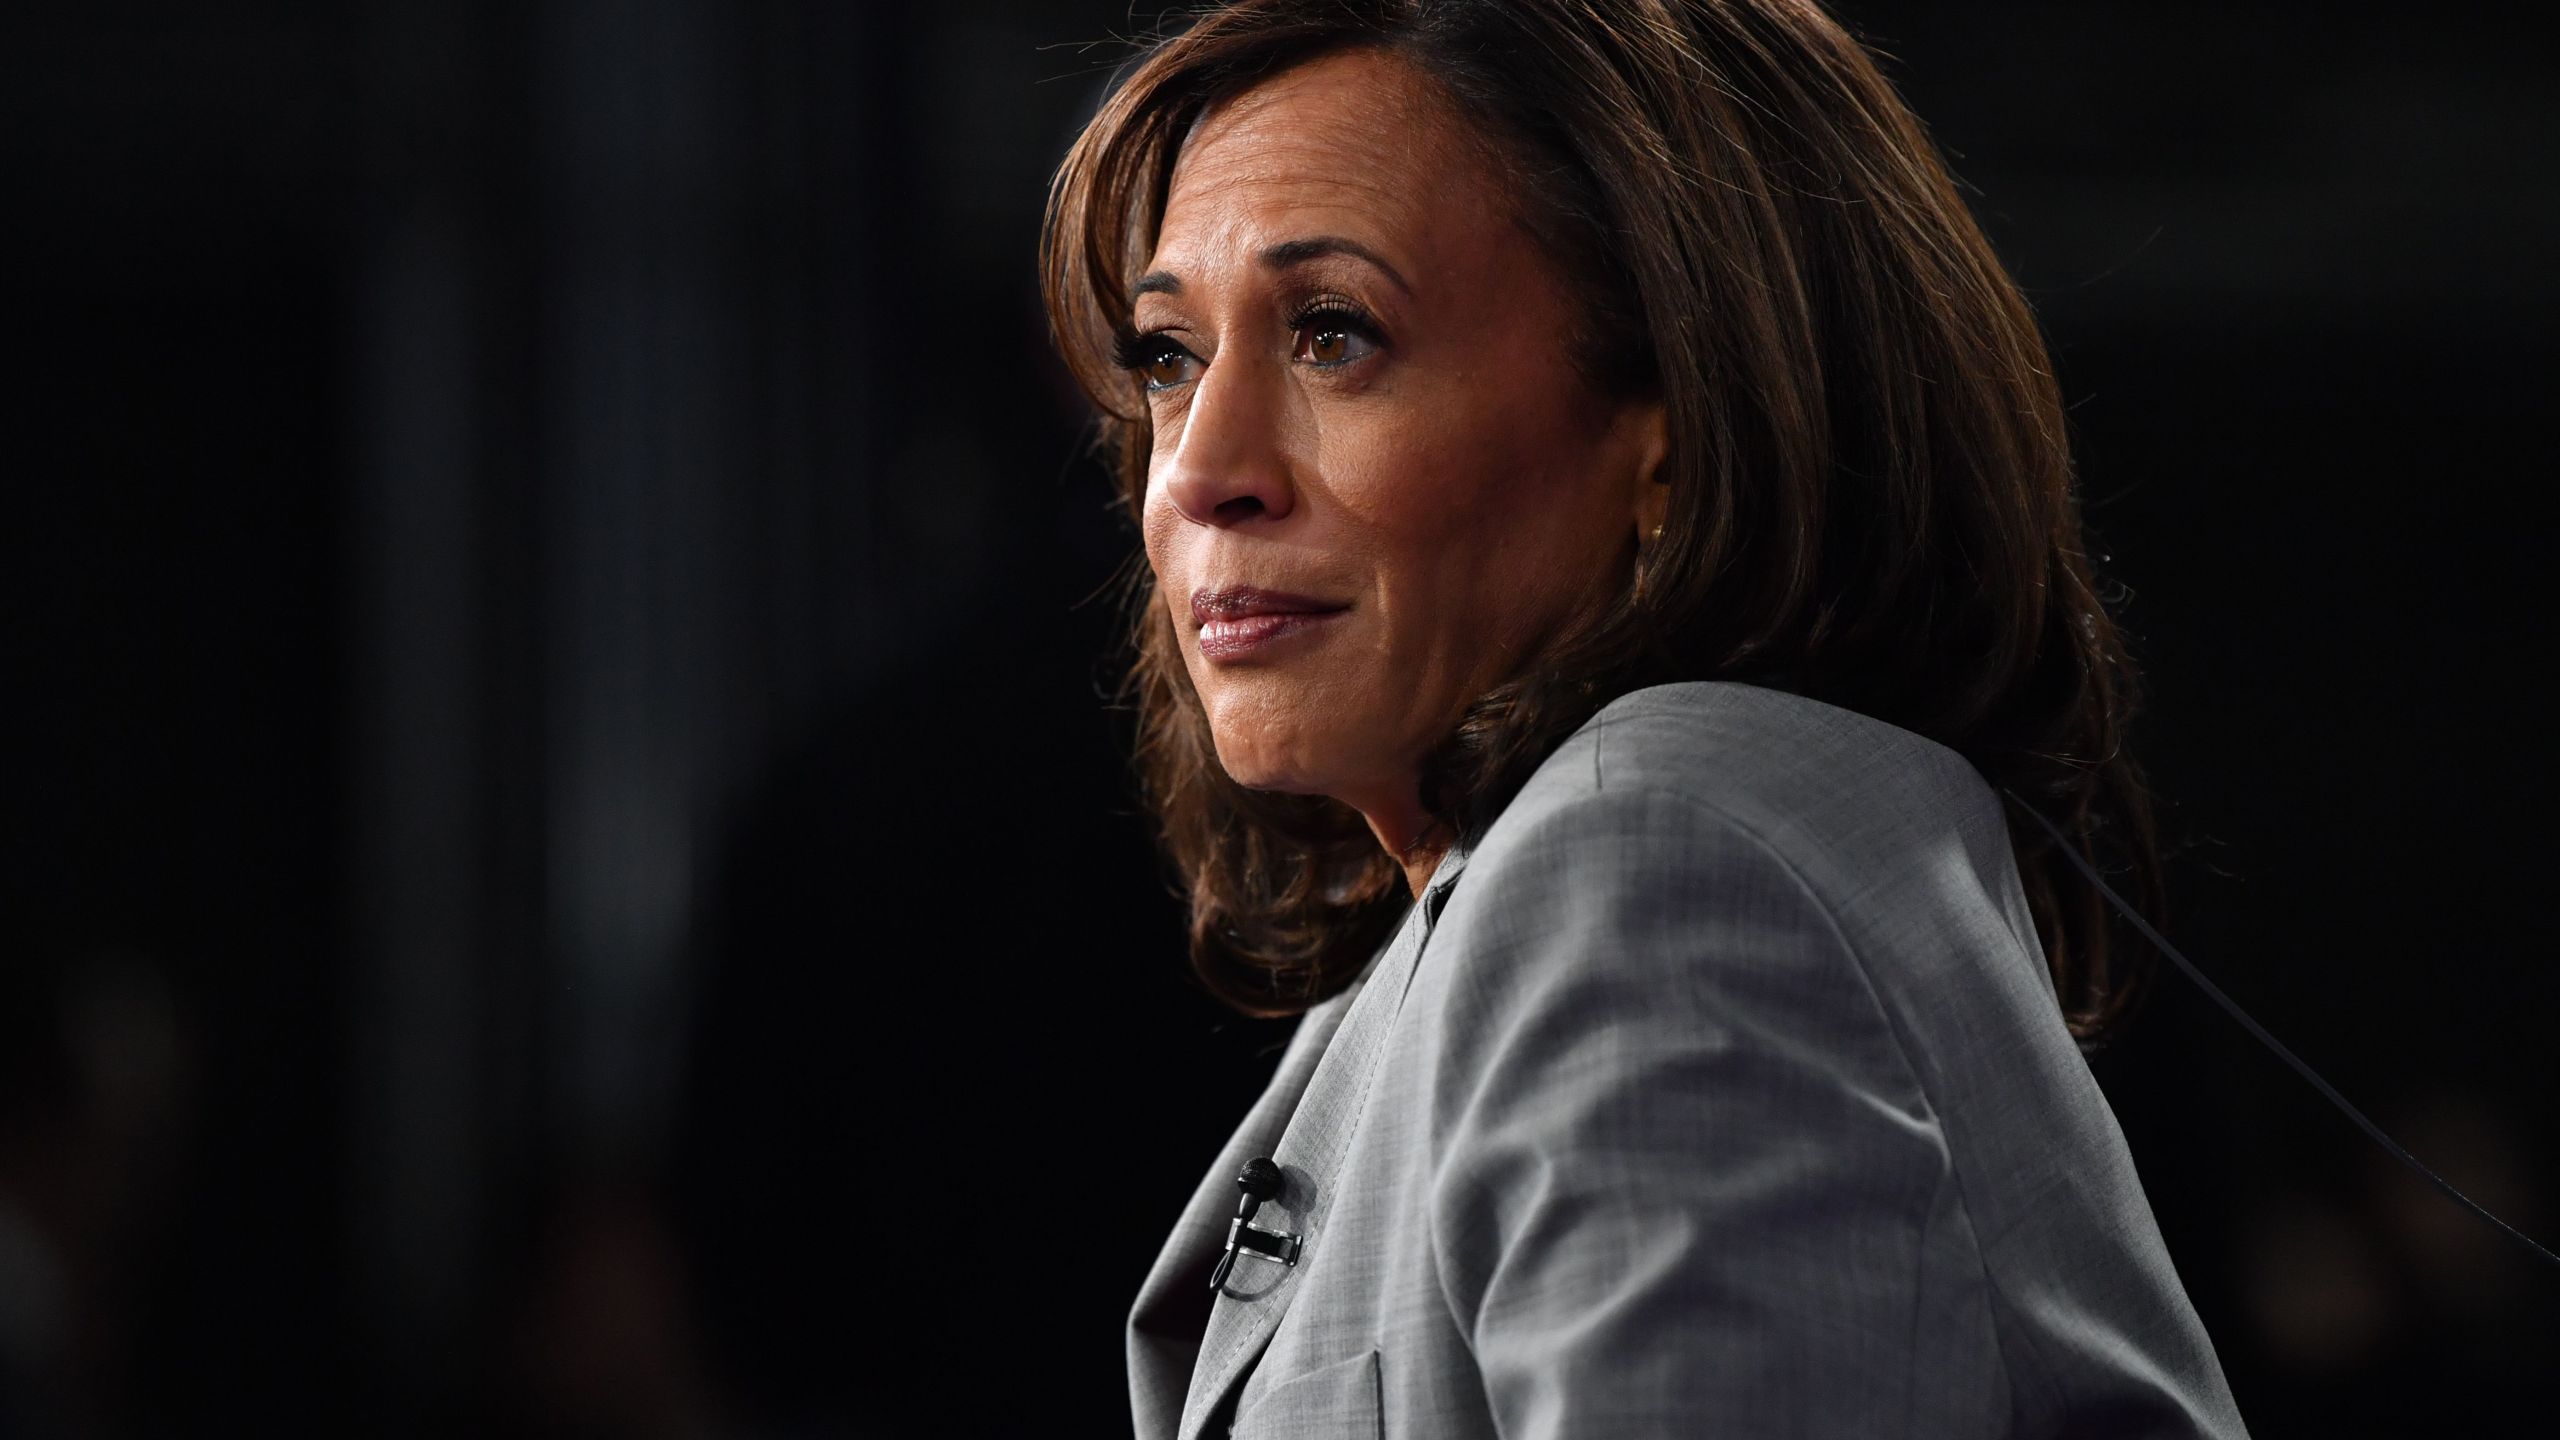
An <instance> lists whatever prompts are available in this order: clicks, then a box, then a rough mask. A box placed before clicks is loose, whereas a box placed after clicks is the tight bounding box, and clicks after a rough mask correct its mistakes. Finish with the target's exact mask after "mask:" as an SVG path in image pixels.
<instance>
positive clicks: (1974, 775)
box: [1480, 681, 2007, 901]
mask: <svg viewBox="0 0 2560 1440" xmlns="http://www.w3.org/2000/svg"><path fill="white" fill-rule="evenodd" d="M1666 801H1668V802H1674V803H1680V804H1681V808H1683V809H1684V810H1693V811H1695V812H1697V814H1698V815H1700V816H1701V817H1702V818H1703V820H1704V822H1705V823H1709V824H1712V825H1714V826H1716V827H1717V828H1730V829H1731V830H1733V831H1735V832H1738V837H1737V838H1740V837H1747V838H1748V839H1749V840H1751V841H1752V842H1755V843H1756V844H1757V845H1758V846H1760V847H1763V848H1765V849H1767V850H1768V851H1770V852H1772V853H1774V854H1775V855H1776V856H1777V857H1778V858H1779V859H1781V860H1783V861H1784V862H1785V863H1786V865H1787V866H1788V868H1790V869H1792V870H1794V871H1796V872H1797V873H1798V874H1799V876H1800V877H1802V878H1804V879H1805V880H1806V881H1807V883H1808V884H1810V885H1812V886H1813V888H1815V889H1816V890H1817V891H1819V892H1823V894H1824V898H1825V899H1826V901H1829V900H1836V899H1838V898H1840V896H1841V895H1842V894H1843V893H1845V892H1846V891H1849V890H1853V889H1856V888H1859V886H1860V881H1861V877H1862V876H1872V875H1873V874H1874V873H1875V872H1876V870H1877V868H1878V867H1879V865H1880V864H1881V865H1891V864H1893V863H1894V862H1896V861H1898V860H1903V859H1908V858H1910V857H1912V856H1913V855H1915V854H1916V853H1923V852H1926V851H1928V850H1930V849H1932V848H1935V847H1937V846H1941V845H1948V844H1953V845H1955V846H1957V847H1959V848H1961V849H1966V850H1973V851H1976V852H1980V851H1981V850H1983V849H1984V848H1985V847H1989V846H1993V845H1995V844H1996V846H1997V848H1998V849H1999V850H2002V851H2005V849H2006V845H2007V828H2006V819H2005V817H2004V816H2003V814H2002V811H2001V808H2000V803H1999V799H1998V797H1997V795H1995V794H1994V793H1993V791H1992V789H1991V787H1990V785H1989V784H1988V783H1987V782H1985V781H1984V780H1983V778H1982V776H1981V775H1980V773H1979V772H1977V771H1976V770H1975V769H1974V768H1973V766H1972V765H1971V764H1970V763H1969V762H1967V761H1966V760H1965V759H1964V757H1962V756H1961V755H1959V754H1957V753H1956V752H1955V751H1954V750H1951V749H1949V748H1948V747H1946V746H1944V745H1942V744H1939V743H1938V742H1936V741H1934V740H1931V739H1928V738H1927V737H1925V736H1922V735H1918V734H1915V733H1913V732H1911V731H1909V730H1904V729H1902V728H1900V727H1898V726H1895V725H1891V724H1888V723H1886V722H1884V721H1882V720H1878V719H1875V718H1873V717H1871V716H1867V715H1862V714H1859V713H1858V712H1856V711H1853V710H1847V709H1843V708H1841V707H1840V706H1836V705H1830V704H1826V703H1824V702H1822V701H1819V700H1811V699H1807V698H1805V697H1803V696H1801V695H1796V694H1792V693H1790V692H1787V691H1783V690H1776V689H1771V688H1768V687H1765V686H1757V685H1747V684H1741V683H1738V682H1732V681H1699V682H1690V683H1682V684H1674V685H1658V686H1653V687H1650V688H1647V689H1643V690H1638V691H1634V692H1631V693H1629V694H1627V695H1624V696H1621V697H1619V698H1618V699H1616V700H1614V701H1612V702H1611V703H1610V704H1608V705H1607V706H1604V707H1603V708H1602V709H1601V710H1600V711H1599V712H1598V713H1597V714H1595V715H1593V716H1592V718H1591V719H1590V720H1588V721H1586V722H1585V723H1584V724H1583V725H1582V727H1581V728H1580V729H1579V730H1577V731H1575V732H1574V733H1573V735H1571V736H1570V737H1568V738H1567V739H1566V741H1565V742H1564V743H1563V744H1562V745H1560V746H1558V747H1557V749H1556V751H1555V753H1554V754H1552V755H1550V756H1549V757H1548V758H1547V760H1546V762H1545V763H1544V764H1543V765H1541V766H1540V767H1539V769H1538V771H1537V773H1536V774H1535V775H1533V776H1532V777H1531V778H1530V780H1529V782H1528V784H1527V785H1525V786H1523V787H1522V789H1521V791H1520V793H1519V794H1518V795H1517V796H1516V797H1514V799H1513V800H1512V802H1511V804H1510V805H1508V806H1507V807H1505V809H1504V811H1503V813H1502V815H1501V816H1500V817H1499V818H1498V819H1497V820H1496V821H1495V822H1494V824H1493V826H1492V827H1491V828H1490V829H1489V831H1488V832H1487V834H1486V835H1485V837H1484V843H1483V846H1482V847H1481V852H1485V853H1480V858H1494V857H1493V855H1492V854H1491V853H1489V852H1495V851H1499V850H1500V849H1502V848H1504V846H1503V842H1504V840H1505V839H1506V838H1507V837H1506V836H1505V834H1504V832H1506V831H1509V832H1511V833H1513V834H1526V833H1530V832H1537V831H1544V830H1552V829H1554V828H1555V827H1556V826H1557V825H1558V824H1559V823H1560V822H1561V823H1562V824H1563V826H1564V828H1566V829H1571V830H1577V831H1579V830H1584V829H1588V828H1595V827H1596V828H1599V829H1602V830H1605V829H1607V828H1609V827H1610V826H1611V824H1612V823H1613V817H1619V816H1625V817H1632V816H1634V815H1635V814H1637V813H1638V812H1639V811H1641V810H1643V809H1645V808H1647V807H1655V806H1660V805H1662V804H1664V803H1665V802H1666Z"/></svg>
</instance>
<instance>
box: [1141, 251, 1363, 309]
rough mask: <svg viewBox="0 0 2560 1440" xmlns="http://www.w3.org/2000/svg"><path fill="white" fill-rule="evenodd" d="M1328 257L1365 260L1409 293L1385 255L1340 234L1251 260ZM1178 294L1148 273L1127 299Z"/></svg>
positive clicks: (1270, 263) (1176, 282)
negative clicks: (1341, 256)
mask: <svg viewBox="0 0 2560 1440" xmlns="http://www.w3.org/2000/svg"><path fill="white" fill-rule="evenodd" d="M1328 255H1348V256H1351V257H1352V258H1353V259H1355V260H1366V261H1368V262H1369V263H1370V264H1371V265H1374V266H1376V267H1377V268H1378V270H1379V271H1380V273H1382V274H1384V275H1385V276H1386V277H1387V278H1388V279H1390V280H1392V281H1394V282H1395V284H1396V288H1397V289H1399V290H1401V291H1403V292H1404V293H1405V294H1407V295H1411V294H1412V293H1413V286H1412V285H1411V284H1410V283H1408V282H1407V281H1406V280H1405V278H1404V275H1403V273H1402V272H1400V271H1398V270H1397V269H1396V267H1394V266H1393V265H1390V264H1388V263H1387V261H1386V257H1385V256H1382V255H1380V254H1379V253H1378V252H1377V251H1375V250H1372V249H1370V248H1369V247H1368V246H1366V245H1363V244H1361V243H1360V242H1359V241H1357V240H1351V239H1346V238H1344V237H1343V236H1340V235H1317V236H1312V237H1310V238H1308V239H1305V240H1283V241H1281V242H1280V243H1279V244H1277V245H1273V246H1270V247H1269V248H1267V249H1265V250H1264V251H1263V252H1262V253H1261V254H1260V255H1258V256H1256V257H1254V258H1256V259H1258V260H1260V261H1261V262H1262V268H1264V269H1266V270H1287V269H1289V268H1291V267H1292V266H1297V265H1304V264H1306V263H1307V262H1308V261H1310V260H1319V259H1322V258H1324V257H1325V256H1328ZM1181 293H1182V278H1181V277H1180V276H1178V275H1176V274H1174V273H1173V272H1172V271H1170V270H1150V271H1148V272H1147V273H1146V274H1144V275H1141V276H1139V277H1138V283H1137V284H1135V285H1132V286H1130V287H1129V298H1130V299H1132V300H1134V299H1136V298H1138V297H1139V296H1141V295H1179V294H1181Z"/></svg>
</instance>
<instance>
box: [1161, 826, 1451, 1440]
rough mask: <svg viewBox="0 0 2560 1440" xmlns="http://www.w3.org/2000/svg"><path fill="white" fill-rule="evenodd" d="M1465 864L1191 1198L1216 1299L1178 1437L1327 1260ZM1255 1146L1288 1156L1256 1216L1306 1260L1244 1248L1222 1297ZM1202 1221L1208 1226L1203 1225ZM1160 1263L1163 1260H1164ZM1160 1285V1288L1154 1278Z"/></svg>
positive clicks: (1198, 1424) (1425, 900)
mask: <svg viewBox="0 0 2560 1440" xmlns="http://www.w3.org/2000/svg"><path fill="white" fill-rule="evenodd" d="M1465 864H1466V850H1465V848H1464V847H1463V845H1461V846H1453V847H1452V848H1451V850H1450V852H1449V853H1448V854H1447V855H1446V856H1444V857H1442V859H1441V862H1440V866H1439V868H1438V869H1437V870H1436V871H1435V872H1434V873H1433V875H1432V878H1431V883H1430V884H1429V885H1428V886H1426V887H1425V888H1424V891H1423V895H1422V899H1421V900H1420V901H1419V902H1418V903H1416V904H1415V905H1414V906H1413V907H1412V908H1411V909H1410V910H1407V911H1406V912H1405V917H1404V922H1403V923H1402V924H1401V925H1399V926H1398V927H1397V929H1396V933H1395V935H1394V936H1393V938H1391V939H1389V940H1388V942H1387V945H1386V948H1385V949H1384V950H1382V951H1381V952H1380V953H1379V956H1378V958H1377V959H1376V960H1375V961H1373V962H1371V964H1370V967H1369V970H1368V974H1367V977H1366V979H1365V980H1364V981H1363V983H1362V984H1361V985H1360V987H1359V989H1358V990H1357V991H1356V992H1353V993H1351V994H1349V995H1347V996H1345V997H1343V998H1342V1002H1341V1003H1340V1006H1339V1008H1338V1009H1337V1011H1336V1012H1335V1013H1336V1014H1337V1015H1338V1016H1339V1019H1338V1020H1337V1021H1336V1022H1335V1025H1334V1027H1333V1029H1332V1032H1331V1034H1330V1036H1329V1037H1327V1038H1325V1039H1323V1040H1322V1041H1321V1044H1322V1053H1321V1055H1316V1054H1313V1053H1310V1054H1308V1055H1306V1056H1299V1055H1296V1054H1294V1053H1293V1055H1292V1056H1291V1058H1292V1059H1296V1060H1299V1061H1300V1062H1301V1064H1302V1066H1303V1067H1304V1069H1305V1071H1306V1076H1305V1079H1304V1081H1303V1082H1302V1089H1301V1090H1300V1091H1299V1093H1297V1094H1295V1095H1292V1096H1290V1097H1289V1103H1286V1104H1284V1105H1281V1106H1277V1107H1274V1106H1272V1105H1270V1103H1269V1102H1270V1100H1271V1096H1269V1095H1265V1097H1264V1101H1265V1103H1264V1104H1261V1105H1257V1106H1255V1107H1254V1111H1253V1114H1252V1115H1251V1116H1250V1117H1249V1118H1248V1120H1247V1125H1246V1130H1244V1131H1239V1132H1238V1133H1237V1140H1236V1142H1234V1143H1230V1145H1229V1146H1228V1151H1227V1153H1226V1154H1223V1155H1221V1156H1219V1158H1218V1165H1219V1168H1218V1169H1217V1170H1215V1171H1213V1172H1211V1174H1210V1175H1209V1177H1208V1180H1207V1181H1205V1182H1203V1184H1202V1186H1201V1188H1200V1191H1199V1192H1198V1193H1197V1194H1195V1195H1194V1196H1193V1197H1192V1209H1191V1211H1189V1212H1186V1214H1185V1215H1184V1217H1183V1224H1184V1231H1183V1233H1184V1235H1185V1236H1187V1237H1189V1238H1190V1239H1191V1240H1192V1242H1193V1243H1195V1244H1196V1245H1198V1247H1199V1249H1198V1255H1199V1257H1200V1259H1199V1261H1198V1263H1197V1267H1196V1269H1187V1270H1186V1273H1185V1275H1184V1276H1183V1277H1182V1280H1181V1283H1183V1284H1185V1285H1190V1286H1194V1287H1196V1288H1197V1290H1198V1292H1199V1295H1200V1297H1201V1299H1202V1300H1206V1301H1211V1302H1212V1303H1211V1304H1210V1306H1209V1314H1208V1322H1207V1326H1206V1328H1205V1329H1204V1330H1202V1331H1200V1332H1199V1333H1200V1337H1201V1338H1200V1342H1199V1344H1198V1346H1197V1348H1196V1352H1195V1359H1194V1363H1193V1366H1192V1370H1191V1377H1190V1380H1191V1383H1190V1388H1189V1392H1188V1394H1187V1395H1186V1396H1185V1398H1184V1400H1183V1402H1182V1416H1181V1424H1180V1428H1179V1429H1178V1430H1176V1431H1175V1432H1173V1433H1174V1434H1175V1435H1177V1436H1178V1437H1179V1440H1192V1437H1195V1436H1197V1435H1198V1434H1199V1433H1200V1431H1201V1428H1202V1426H1203V1425H1204V1424H1205V1423H1206V1422H1207V1420H1208V1418H1209V1416H1210V1415H1212V1414H1214V1413H1216V1411H1217V1409H1218V1407H1219V1406H1220V1404H1221V1403H1223V1402H1224V1401H1225V1399H1226V1397H1227V1393H1228V1392H1229V1391H1230V1390H1232V1389H1233V1388H1234V1387H1235V1385H1236V1383H1237V1381H1238V1379H1239V1378H1240V1377H1241V1376H1242V1375H1243V1374H1244V1372H1245V1371H1246V1369H1247V1368H1249V1367H1250V1366H1251V1364H1252V1363H1253V1361H1254V1359H1255V1358H1256V1357H1257V1356H1259V1355H1260V1354H1261V1353H1262V1348H1263V1345H1264V1344H1265V1343H1266V1342H1267V1341H1269V1340H1270V1338H1271V1332H1272V1331H1273V1330H1274V1329H1276V1328H1278V1326H1279V1324H1280V1318H1281V1316H1283V1315H1285V1314H1286V1313H1287V1312H1288V1308H1289V1299H1290V1296H1291V1295H1292V1294H1293V1293H1294V1292H1295V1288H1296V1284H1297V1281H1298V1278H1299V1276H1301V1275H1302V1274H1304V1273H1305V1271H1306V1268H1307V1267H1308V1266H1309V1265H1310V1264H1313V1263H1316V1262H1318V1261H1319V1260H1320V1259H1321V1258H1322V1255H1323V1246H1324V1224H1325V1217H1326V1215H1327V1213H1328V1212H1329V1211H1330V1210H1331V1209H1332V1205H1333V1193H1334V1180H1335V1177H1336V1175H1337V1174H1338V1173H1339V1171H1340V1170H1341V1167H1342V1157H1343V1154H1344V1152H1345V1151H1346V1150H1347V1149H1348V1148H1349V1146H1350V1143H1351V1137H1352V1135H1353V1133H1354V1132H1355V1131H1356V1130H1357V1129H1358V1126H1359V1120H1360V1115H1361V1112H1362V1110H1363V1109H1364V1108H1365V1107H1366V1105H1367V1102H1368V1098H1369V1082H1370V1080H1371V1079H1372V1078H1373V1077H1374V1076H1375V1075H1376V1073H1377V1069H1378V1061H1379V1059H1380V1058H1381V1057H1382V1056H1383V1055H1384V1054H1385V1053H1386V1042H1387V1036H1388V1032H1389V1030H1390V1029H1391V1028H1392V1027H1393V1025H1394V1022H1395V1017H1396V1012H1397V1010H1398V1009H1400V1008H1401V1007H1402V1006H1403V1004H1404V997H1405V991H1406V989H1407V987H1408V986H1409V985H1410V984H1411V983H1412V980H1413V971H1414V966H1415V964H1416V963H1417V962H1418V961H1419V960H1420V959H1421V956H1422V950H1423V945H1424V943H1425V942H1426V941H1427V940H1428V939H1429V938H1430V934H1431V926H1432V923H1433V922H1434V921H1435V920H1437V919H1438V918H1439V914H1440V907H1441V906H1442V905H1443V904H1444V903H1446V901H1447V898H1448V890H1449V886H1450V885H1451V884H1453V883H1455V881H1456V880H1457V877H1458V872H1459V871H1460V870H1461V869H1463V868H1464V867H1465ZM1302 1028H1303V1027H1302ZM1294 1048H1295V1047H1294V1046H1293V1050H1294ZM1312 1049H1313V1047H1310V1051H1311V1052H1312ZM1284 1068H1286V1067H1285V1066H1284ZM1277 1088H1278V1087H1277V1085H1276V1084H1275V1086H1274V1089H1275V1090H1276V1089H1277ZM1275 1110H1276V1114H1275V1113H1272V1112H1274V1111H1275ZM1257 1122H1260V1124H1259V1125H1257ZM1275 1122H1276V1124H1275ZM1263 1126H1269V1127H1272V1128H1261V1127H1263ZM1275 1129H1276V1134H1275V1133H1274V1131H1275ZM1247 1131H1250V1132H1251V1133H1250V1136H1249V1137H1248V1134H1247ZM1256 1155H1268V1156H1270V1157H1271V1158H1272V1159H1273V1160H1274V1161H1275V1162H1277V1163H1278V1165H1279V1166H1280V1173H1281V1175H1282V1177H1283V1183H1282V1186H1281V1191H1280V1193H1279V1194H1278V1195H1277V1196H1275V1197H1273V1198H1272V1199H1270V1200H1267V1201H1264V1202H1263V1204H1262V1206H1261V1208H1260V1210H1258V1211H1257V1212H1256V1213H1255V1215H1254V1218H1253V1223H1254V1224H1256V1225H1259V1226H1262V1227H1264V1228H1266V1229H1271V1230H1278V1231H1283V1232H1288V1233H1294V1234H1296V1235H1298V1236H1299V1237H1300V1239H1301V1249H1300V1252H1299V1253H1300V1258H1299V1261H1298V1263H1297V1264H1296V1265H1295V1266H1289V1267H1283V1266H1280V1265H1277V1264H1273V1263H1271V1262H1268V1261H1265V1260H1262V1259H1259V1258H1257V1257H1250V1256H1239V1257H1238V1258H1237V1260H1236V1263H1235V1267H1234V1269H1233V1270H1232V1271H1231V1272H1230V1273H1229V1275H1228V1277H1227V1283H1226V1287H1225V1288H1224V1290H1222V1291H1220V1292H1219V1293H1217V1294H1216V1295H1214V1296H1212V1295H1211V1294H1210V1291H1209V1269H1210V1266H1211V1265H1212V1264H1214V1263H1215V1261H1216V1257H1217V1256H1218V1254H1219V1252H1220V1251H1221V1250H1222V1249H1223V1248H1224V1246H1225V1244H1226V1234H1227V1224H1228V1222H1229V1221H1231V1220H1233V1219H1234V1218H1235V1211H1236V1201H1237V1198H1238V1192H1237V1190H1236V1185H1235V1176H1236V1172H1237V1171H1238V1170H1240V1169H1242V1168H1243V1165H1244V1162H1245V1161H1247V1160H1250V1159H1252V1158H1253V1157H1254V1156H1256ZM1195 1225H1198V1226H1199V1227H1200V1228H1198V1229H1196V1230H1195V1229H1193V1227H1194V1226H1195ZM1158 1268H1159V1270H1161V1269H1162V1268H1163V1267H1162V1265H1161V1263H1160V1264H1159V1266H1158ZM1149 1288H1150V1289H1153V1288H1154V1286H1153V1280H1152V1278H1151V1280H1150V1286H1149ZM1139 1433H1140V1434H1141V1436H1147V1435H1150V1434H1152V1435H1162V1434H1164V1433H1165V1432H1164V1431H1163V1430H1161V1429H1158V1430H1154V1431H1150V1430H1148V1429H1147V1428H1146V1426H1145V1424H1144V1423H1143V1421H1142V1423H1141V1426H1140V1432H1139Z"/></svg>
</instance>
